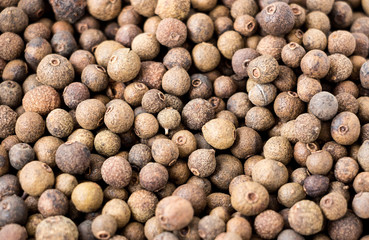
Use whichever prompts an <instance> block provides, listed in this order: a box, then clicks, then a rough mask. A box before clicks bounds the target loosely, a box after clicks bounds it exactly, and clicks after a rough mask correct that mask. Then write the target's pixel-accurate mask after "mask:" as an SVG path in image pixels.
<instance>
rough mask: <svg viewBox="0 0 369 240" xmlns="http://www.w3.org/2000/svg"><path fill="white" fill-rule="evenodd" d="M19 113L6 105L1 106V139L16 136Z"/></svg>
mask: <svg viewBox="0 0 369 240" xmlns="http://www.w3.org/2000/svg"><path fill="white" fill-rule="evenodd" d="M16 121H17V113H16V112H15V111H13V110H12V109H11V108H10V107H8V106H6V105H0V138H6V137H8V136H9V135H11V134H14V130H15V123H16Z"/></svg>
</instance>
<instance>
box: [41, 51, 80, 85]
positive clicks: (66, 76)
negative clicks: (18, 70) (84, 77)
mask: <svg viewBox="0 0 369 240" xmlns="http://www.w3.org/2000/svg"><path fill="white" fill-rule="evenodd" d="M37 77H38V81H39V82H41V83H43V84H45V85H49V86H51V87H53V88H55V89H57V90H60V89H63V88H64V87H66V86H67V85H68V84H70V83H72V82H73V80H74V68H73V66H72V64H71V63H70V62H69V61H68V59H66V58H65V57H63V56H61V55H58V54H49V55H47V56H46V57H44V58H43V59H42V60H41V62H40V63H39V65H38V67H37Z"/></svg>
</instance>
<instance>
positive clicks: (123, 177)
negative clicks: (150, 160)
mask: <svg viewBox="0 0 369 240" xmlns="http://www.w3.org/2000/svg"><path fill="white" fill-rule="evenodd" d="M101 174H102V177H103V179H104V181H105V182H106V183H107V184H109V185H111V186H113V187H117V188H123V187H125V186H127V185H128V184H129V182H130V181H131V176H132V168H131V166H130V164H129V162H128V161H127V160H126V159H124V158H122V157H117V156H116V157H110V158H108V159H106V160H105V162H104V164H103V165H102V167H101Z"/></svg>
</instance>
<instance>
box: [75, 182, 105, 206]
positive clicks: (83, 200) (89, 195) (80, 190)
mask: <svg viewBox="0 0 369 240" xmlns="http://www.w3.org/2000/svg"><path fill="white" fill-rule="evenodd" d="M103 198H104V194H103V191H102V189H101V187H100V186H99V185H98V184H96V183H94V182H83V183H80V184H78V185H77V186H76V187H75V188H74V190H73V192H72V196H71V201H72V203H73V205H74V206H75V207H76V209H77V210H78V211H81V212H84V213H90V212H94V211H96V210H97V209H99V208H100V206H101V204H102V202H103Z"/></svg>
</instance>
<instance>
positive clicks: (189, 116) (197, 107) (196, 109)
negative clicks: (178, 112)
mask: <svg viewBox="0 0 369 240" xmlns="http://www.w3.org/2000/svg"><path fill="white" fill-rule="evenodd" d="M214 116H215V112H214V110H213V108H212V105H211V104H210V103H209V102H208V101H206V100H205V99H201V98H196V99H192V100H190V101H189V102H188V103H187V104H186V105H185V106H184V107H183V111H182V121H183V123H184V124H185V125H186V126H187V127H188V128H189V129H192V130H200V129H201V128H202V127H203V126H204V124H205V123H207V122H208V121H209V120H211V119H213V118H214Z"/></svg>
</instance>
